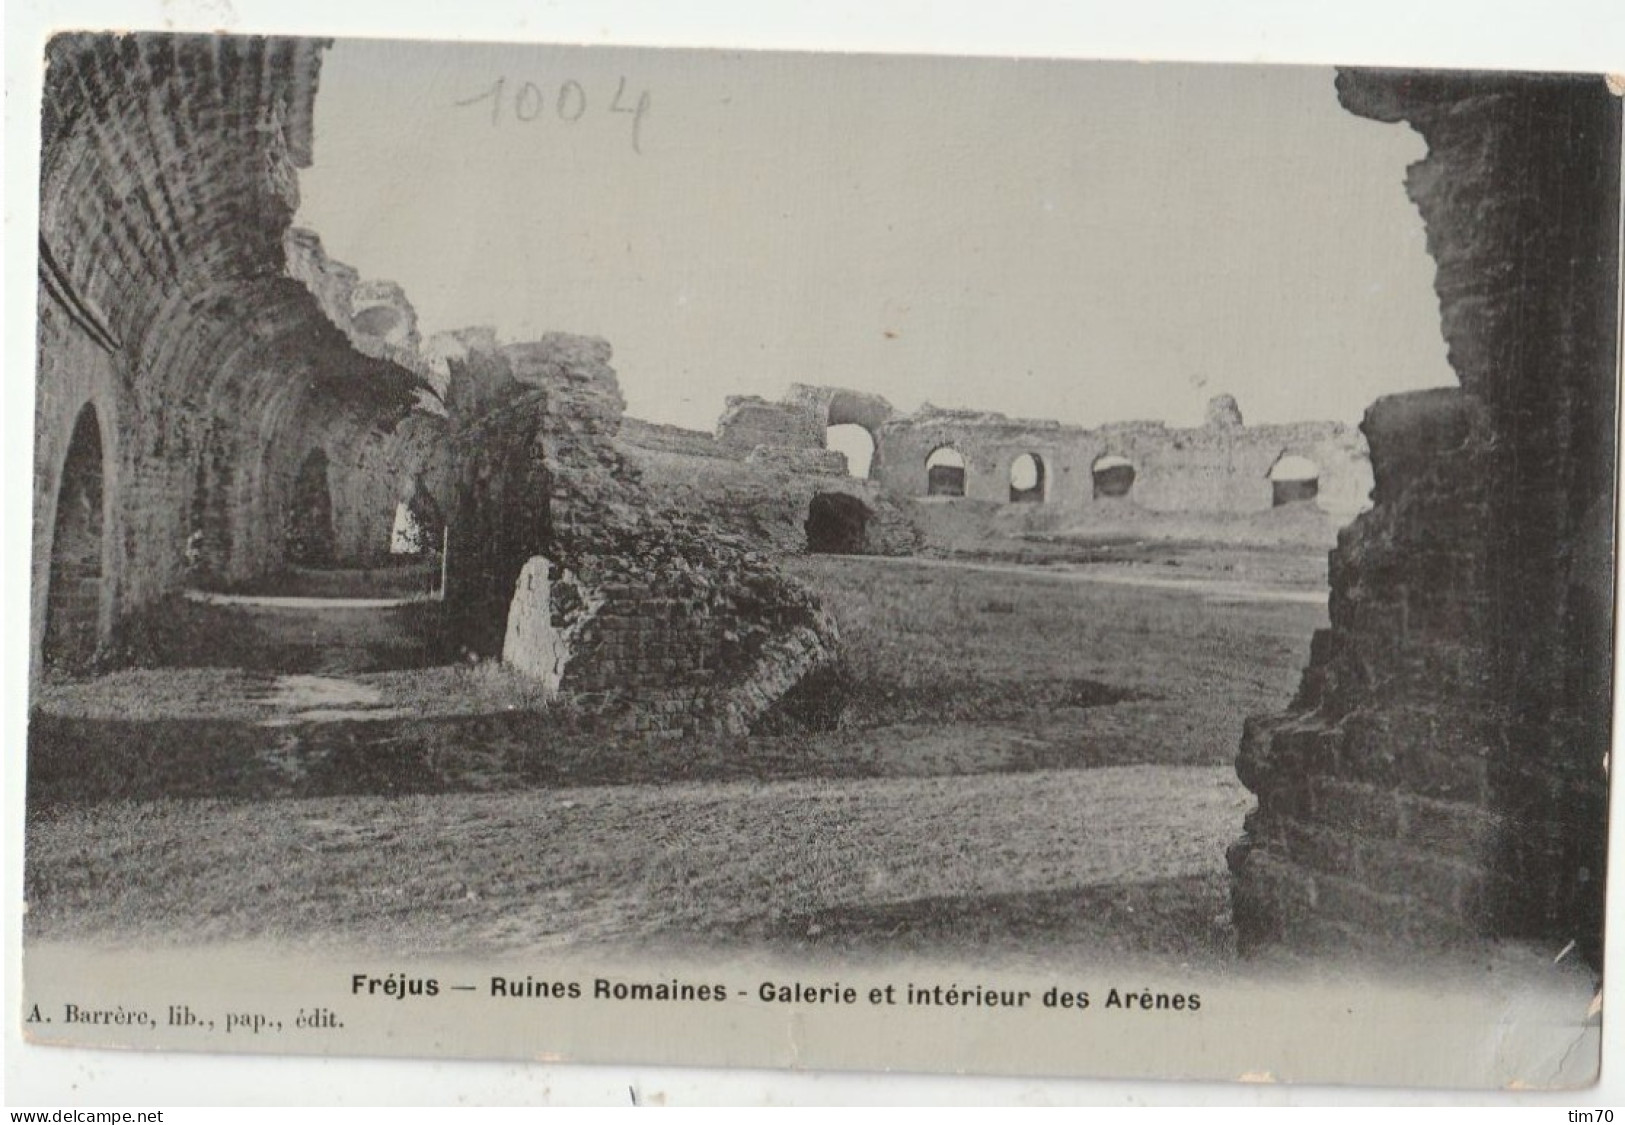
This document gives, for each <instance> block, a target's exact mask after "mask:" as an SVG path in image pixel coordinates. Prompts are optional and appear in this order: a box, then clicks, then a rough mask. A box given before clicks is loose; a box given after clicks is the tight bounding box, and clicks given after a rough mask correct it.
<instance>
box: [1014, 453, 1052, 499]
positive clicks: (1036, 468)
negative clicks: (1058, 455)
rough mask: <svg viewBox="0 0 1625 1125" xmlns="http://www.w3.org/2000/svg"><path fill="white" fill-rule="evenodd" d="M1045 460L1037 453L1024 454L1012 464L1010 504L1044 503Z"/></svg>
mask: <svg viewBox="0 0 1625 1125" xmlns="http://www.w3.org/2000/svg"><path fill="white" fill-rule="evenodd" d="M1045 483H1046V481H1045V479H1044V459H1043V458H1042V457H1040V456H1038V454H1036V453H1023V454H1022V455H1021V456H1020V457H1017V458H1016V459H1015V460H1014V461H1012V462H1010V503H1012V504H1042V503H1043V502H1044V485H1045Z"/></svg>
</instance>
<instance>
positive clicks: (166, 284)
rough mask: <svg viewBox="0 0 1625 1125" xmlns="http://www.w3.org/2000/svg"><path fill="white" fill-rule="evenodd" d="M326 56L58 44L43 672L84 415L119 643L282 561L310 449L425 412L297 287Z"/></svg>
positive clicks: (46, 219)
mask: <svg viewBox="0 0 1625 1125" xmlns="http://www.w3.org/2000/svg"><path fill="white" fill-rule="evenodd" d="M323 46H324V44H323V43H321V42H319V41H315V40H299V39H267V38H249V37H229V36H171V35H156V34H143V35H126V36H118V35H92V34H68V35H60V36H57V37H56V38H54V39H53V40H52V41H51V43H50V45H49V48H48V58H47V71H46V79H45V91H44V108H43V115H42V125H41V127H42V146H41V184H40V189H41V190H40V245H39V252H40V258H39V282H40V285H39V318H38V319H39V340H38V346H39V353H38V354H39V365H38V380H37V381H38V397H37V400H36V402H37V405H36V416H35V433H36V445H35V449H36V459H35V474H34V501H35V503H34V512H35V516H34V519H35V524H34V573H35V574H36V575H39V576H40V578H41V580H40V581H38V582H36V584H35V586H36V589H35V591H34V600H33V607H32V614H31V634H32V638H33V645H34V655H35V659H34V661H33V666H34V670H35V674H36V675H37V674H38V672H39V670H40V659H39V657H40V652H41V645H42V641H43V638H44V636H45V633H46V617H47V614H48V609H47V605H48V600H49V589H50V584H51V581H52V578H51V575H52V567H53V557H54V556H53V549H54V548H53V532H54V528H55V526H56V504H57V496H58V492H59V485H60V478H61V473H62V467H63V459H64V457H65V455H66V451H67V443H68V440H69V437H70V435H71V434H72V432H73V427H74V426H75V424H76V421H77V419H78V418H79V417H80V415H81V412H82V411H83V410H84V408H85V407H86V406H87V405H89V406H91V407H92V408H93V409H94V411H95V415H96V418H97V420H98V424H99V426H100V427H101V431H102V436H103V455H104V456H103V466H104V482H103V483H104V488H103V505H104V513H105V520H104V521H103V529H104V530H103V544H102V559H103V566H102V568H101V578H100V598H101V602H102V606H101V610H100V613H99V622H100V624H99V626H98V633H99V637H98V647H99V649H100V650H101V652H102V653H103V654H110V655H116V654H117V652H118V651H120V650H121V649H122V648H123V645H124V641H123V640H122V639H121V637H120V634H121V632H122V631H123V628H124V626H125V625H126V624H128V623H129V622H131V621H132V620H134V619H135V618H136V617H137V616H138V615H139V614H140V613H141V612H142V611H143V610H144V609H145V608H147V607H149V606H154V605H156V604H157V603H158V601H159V600H160V599H161V598H162V597H164V596H165V595H166V594H168V593H170V592H172V591H174V590H176V589H177V588H179V587H181V586H183V585H186V584H188V583H190V582H192V581H194V580H198V579H200V578H201V579H204V580H209V581H215V582H220V583H227V584H229V583H231V582H236V581H246V580H248V579H251V578H254V577H257V576H259V575H262V574H265V573H268V572H273V571H275V570H276V569H278V568H280V567H281V566H282V564H283V562H284V558H285V552H286V540H285V531H286V527H287V522H288V515H289V503H290V498H291V494H292V490H293V487H294V484H295V481H296V480H297V476H298V470H299V466H300V465H301V463H302V462H303V461H304V459H305V458H306V457H307V456H308V455H309V453H310V451H311V450H312V449H314V448H321V449H323V450H325V451H327V452H328V453H329V454H330V455H331V454H332V453H333V452H334V451H339V450H345V451H358V450H365V449H367V447H369V446H371V445H374V444H378V443H387V442H388V441H389V440H390V435H392V434H393V432H394V430H395V429H396V427H397V425H398V424H399V423H400V422H401V421H402V420H403V419H405V418H406V417H407V416H408V414H410V413H411V412H412V410H413V409H414V407H415V406H416V405H417V403H418V397H417V396H418V392H419V390H420V388H421V380H419V379H418V378H417V377H416V376H414V374H413V373H412V372H410V371H408V370H406V369H404V368H402V367H401V366H399V365H398V364H396V363H393V362H391V361H389V360H387V359H380V358H377V357H375V356H369V355H365V354H362V353H361V352H358V351H357V350H356V348H355V347H354V346H353V344H352V343H351V341H350V339H349V338H348V337H347V336H346V334H345V333H344V332H343V331H342V330H341V329H340V328H339V327H337V326H336V325H335V324H334V322H333V321H332V320H331V319H330V318H329V317H327V316H326V315H324V312H323V310H322V309H321V307H320V304H319V302H318V301H317V299H316V298H315V297H314V296H313V294H312V293H311V291H310V290H309V289H308V288H307V287H306V286H305V285H303V284H301V283H300V282H299V281H298V280H296V279H294V278H293V277H291V276H289V271H288V268H287V266H288V260H287V254H286V251H285V247H284V236H285V234H286V232H287V230H288V227H289V225H290V222H291V219H292V215H293V213H294V210H295V208H296V206H297V202H298V187H297V173H296V169H297V168H299V167H303V166H306V165H308V164H309V163H310V160H311V106H312V101H313V98H314V96H315V89H316V81H317V75H318V71H319V59H320V52H321V50H322V49H323ZM375 461H376V462H377V463H380V464H382V463H386V462H388V461H389V458H388V457H387V456H386V457H381V458H373V457H372V456H371V455H370V454H360V455H358V459H356V461H355V471H356V472H361V473H366V472H367V471H369V469H368V468H367V466H369V465H372V464H373V463H374V462H375ZM347 472H348V470H344V469H342V468H341V471H340V473H339V474H338V475H339V476H340V478H341V479H340V482H339V484H338V485H337V491H344V490H345V489H346V488H348V484H347V483H346V481H345V479H344V478H345V477H346V475H347ZM340 507H342V505H340ZM358 534H359V533H358ZM382 542H383V544H384V545H385V547H386V549H387V543H388V537H387V531H386V532H385V533H384V536H383V539H382Z"/></svg>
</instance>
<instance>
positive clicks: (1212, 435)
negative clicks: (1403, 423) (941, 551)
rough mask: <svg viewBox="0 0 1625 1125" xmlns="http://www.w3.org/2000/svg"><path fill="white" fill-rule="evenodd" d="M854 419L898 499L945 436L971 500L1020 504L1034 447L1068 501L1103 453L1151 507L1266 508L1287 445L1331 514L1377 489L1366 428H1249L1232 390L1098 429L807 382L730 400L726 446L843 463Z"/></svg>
mask: <svg viewBox="0 0 1625 1125" xmlns="http://www.w3.org/2000/svg"><path fill="white" fill-rule="evenodd" d="M844 423H852V424H856V425H861V426H863V427H864V428H866V429H868V430H869V432H870V434H871V435H872V436H873V437H874V439H875V455H874V461H873V463H872V464H871V466H870V470H869V479H870V480H871V481H872V482H874V483H875V484H877V485H878V486H879V487H880V489H881V490H882V491H883V492H885V493H886V494H888V495H889V496H890V497H891V498H893V500H895V501H907V500H911V499H918V498H923V497H926V496H927V495H928V492H927V471H926V460H927V458H929V457H930V456H931V454H932V453H933V452H935V451H936V450H937V449H939V448H942V447H944V446H948V447H951V448H953V449H954V450H955V451H957V452H958V453H959V454H960V455H961V456H962V457H963V458H964V459H965V498H966V499H969V500H973V501H983V502H987V503H997V504H1007V503H1009V502H1010V470H1011V465H1012V463H1013V462H1014V461H1016V460H1017V459H1018V458H1019V457H1021V456H1022V455H1023V454H1033V455H1035V456H1037V457H1038V458H1039V459H1040V460H1041V461H1042V463H1043V467H1044V476H1045V490H1044V503H1045V504H1047V505H1050V506H1054V507H1059V508H1069V509H1078V508H1087V507H1090V506H1092V505H1095V504H1097V503H1100V502H1101V498H1097V497H1096V495H1095V482H1094V471H1093V470H1094V465H1095V462H1096V461H1097V460H1098V459H1099V458H1101V457H1103V456H1116V457H1122V458H1125V459H1127V460H1128V461H1129V462H1131V463H1132V464H1133V466H1134V469H1135V477H1134V484H1133V487H1132V489H1131V491H1130V493H1129V495H1128V496H1127V497H1126V498H1123V499H1126V500H1127V501H1129V502H1131V503H1133V504H1134V505H1136V506H1139V507H1142V508H1146V509H1149V510H1152V511H1165V512H1192V511H1195V512H1235V513H1245V512H1258V511H1267V510H1269V509H1270V508H1271V507H1272V506H1273V505H1274V486H1273V484H1272V482H1271V481H1270V479H1269V475H1270V470H1271V469H1272V468H1273V467H1274V466H1275V463H1276V461H1277V460H1279V459H1280V458H1281V457H1283V456H1286V455H1297V456H1301V457H1306V458H1308V459H1309V460H1311V461H1313V462H1314V463H1315V464H1316V465H1317V466H1318V467H1319V469H1320V487H1319V495H1318V496H1317V498H1316V503H1317V505H1318V506H1319V507H1321V508H1322V509H1324V510H1326V511H1328V512H1334V513H1338V514H1346V515H1350V516H1352V515H1353V514H1354V513H1356V512H1358V511H1360V510H1361V509H1362V508H1364V507H1365V506H1366V504H1367V502H1368V500H1369V496H1370V492H1371V466H1370V460H1369V457H1368V455H1367V452H1366V447H1365V439H1364V438H1363V437H1362V436H1361V434H1360V431H1359V430H1358V428H1357V427H1354V426H1349V425H1344V424H1342V423H1340V422H1298V423H1288V424H1280V425H1258V426H1246V425H1243V424H1242V422H1241V418H1240V414H1239V412H1238V411H1237V410H1236V408H1235V404H1234V401H1233V400H1231V399H1229V397H1228V396H1220V397H1219V398H1218V399H1215V400H1214V403H1213V404H1211V405H1210V409H1209V419H1208V422H1207V424H1206V425H1203V426H1200V427H1193V428H1190V429H1177V428H1173V427H1169V426H1166V425H1164V424H1162V423H1160V422H1124V423H1117V424H1112V425H1106V426H1101V427H1098V428H1093V429H1090V428H1085V427H1082V426H1072V425H1067V424H1064V423H1061V422H1054V421H1037V420H1029V419H1020V418H1008V417H1006V416H1004V415H1002V414H997V413H991V412H987V411H975V410H945V409H941V408H938V407H934V406H930V405H926V406H924V407H922V408H921V409H920V410H918V411H916V412H915V413H913V414H907V415H900V414H898V413H897V412H896V411H894V410H893V409H892V408H891V406H890V405H889V404H887V403H886V402H885V400H884V399H881V398H879V397H878V396H875V395H866V394H862V393H860V392H854V391H848V390H845V389H842V388H836V387H813V386H807V385H804V384H796V385H794V386H792V387H791V389H790V392H789V393H788V394H787V395H786V396H785V397H784V399H782V400H781V401H779V402H769V401H767V400H766V399H762V398H758V397H756V396H735V397H731V398H729V399H728V405H727V410H726V412H725V413H724V414H723V416H722V419H721V421H720V422H719V423H718V426H717V437H716V443H715V445H716V447H717V448H718V449H719V451H720V452H722V453H723V454H724V455H729V454H732V455H735V456H738V455H742V454H744V455H749V456H750V457H751V458H753V459H754V460H757V461H759V462H769V463H778V464H781V465H783V466H785V467H786V468H790V469H793V470H795V471H800V472H806V473H816V472H828V473H833V472H837V471H843V470H844V466H839V464H838V463H839V462H840V461H841V460H842V459H841V457H840V455H839V454H837V453H834V452H833V451H831V450H827V449H825V448H824V442H825V429H826V427H827V426H832V425H841V424H844ZM657 440H658V439H657ZM820 458H822V459H825V460H828V461H829V464H828V465H827V466H826V465H824V464H823V462H822V461H820V460H819V459H820ZM831 459H833V460H831ZM1108 502H1110V501H1108ZM1118 502H1121V501H1118Z"/></svg>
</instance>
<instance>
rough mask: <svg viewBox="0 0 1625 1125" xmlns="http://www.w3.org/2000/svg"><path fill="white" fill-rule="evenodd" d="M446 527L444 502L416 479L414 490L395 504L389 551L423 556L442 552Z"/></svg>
mask: <svg viewBox="0 0 1625 1125" xmlns="http://www.w3.org/2000/svg"><path fill="white" fill-rule="evenodd" d="M445 531H446V519H445V517H444V516H443V515H441V513H440V505H439V504H438V503H436V502H435V498H434V497H433V496H432V495H430V493H429V490H428V489H427V488H425V487H424V485H423V482H422V481H421V480H420V481H414V482H413V488H412V491H411V493H410V494H409V495H408V496H407V497H406V499H404V500H402V501H401V502H400V503H398V504H396V505H395V522H394V525H393V527H392V528H391V530H390V535H389V553H390V554H392V555H406V556H409V557H413V558H419V557H422V556H424V555H432V554H435V553H437V552H439V550H440V548H441V540H442V538H443V537H444V535H445Z"/></svg>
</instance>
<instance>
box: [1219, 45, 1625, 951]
mask: <svg viewBox="0 0 1625 1125" xmlns="http://www.w3.org/2000/svg"><path fill="white" fill-rule="evenodd" d="M1338 93H1339V96H1340V98H1341V99H1342V101H1343V104H1344V105H1345V107H1347V108H1348V109H1349V110H1351V111H1352V112H1354V113H1356V114H1359V115H1362V116H1366V117H1371V118H1374V119H1376V120H1378V121H1384V122H1401V121H1403V122H1407V123H1408V124H1409V125H1410V126H1411V127H1413V128H1415V129H1417V130H1418V131H1419V132H1420V133H1421V134H1422V136H1423V138H1424V139H1425V140H1426V142H1427V146H1428V155H1427V157H1426V158H1425V159H1423V160H1422V161H1420V162H1418V163H1416V164H1414V165H1412V167H1411V168H1410V170H1409V174H1408V177H1407V179H1406V189H1407V190H1408V192H1409V194H1410V197H1411V199H1412V200H1413V201H1414V202H1415V203H1416V205H1417V206H1418V208H1419V209H1420V211H1421V213H1422V218H1423V220H1424V223H1425V225H1426V229H1427V241H1428V249H1429V252H1430V253H1431V254H1432V256H1433V258H1434V261H1435V263H1436V264H1437V271H1438V272H1437V277H1436V282H1435V288H1436V290H1437V292H1438V295H1439V302H1440V308H1441V312H1442V320H1443V328H1444V335H1445V338H1446V341H1447V342H1448V345H1449V355H1450V363H1451V366H1452V367H1454V368H1455V370H1456V372H1457V374H1458V375H1459V376H1460V379H1461V387H1460V389H1449V390H1442V391H1434V392H1427V393H1425V394H1420V395H1408V396H1396V397H1394V398H1390V399H1383V400H1380V401H1379V402H1378V403H1376V404H1375V405H1374V406H1373V407H1372V408H1371V409H1370V411H1368V413H1367V415H1366V419H1365V422H1364V429H1365V432H1366V434H1367V436H1368V438H1369V439H1370V447H1371V457H1372V462H1373V467H1374V469H1375V474H1376V492H1375V501H1376V503H1375V507H1374V508H1373V509H1372V510H1371V511H1370V512H1368V513H1367V514H1366V515H1364V516H1362V517H1361V518H1360V519H1359V520H1358V521H1356V522H1355V523H1354V524H1353V525H1352V526H1351V527H1349V528H1347V529H1345V530H1344V532H1343V533H1342V535H1341V537H1340V539H1339V543H1338V547H1337V549H1336V551H1335V552H1334V553H1333V555H1332V559H1331V584H1332V595H1331V620H1332V623H1331V627H1330V629H1328V630H1325V631H1323V632H1321V633H1320V634H1318V635H1317V636H1316V638H1315V641H1314V645H1313V648H1312V655H1311V664H1310V667H1309V669H1308V670H1307V671H1306V673H1305V675H1304V678H1303V683H1302V687H1301V689H1300V691H1299V694H1298V698H1297V699H1296V700H1295V701H1294V703H1293V705H1292V708H1291V709H1290V711H1289V712H1288V713H1287V714H1285V715H1281V716H1274V717H1268V718H1260V719H1255V720H1253V721H1252V722H1250V723H1249V724H1248V728H1247V731H1246V734H1245V736H1244V742H1243V746H1242V752H1241V756H1240V758H1239V759H1238V763H1237V772H1238V773H1239V775H1240V776H1241V778H1242V780H1243V781H1244V782H1245V783H1246V784H1247V786H1248V787H1249V788H1251V789H1252V790H1253V791H1254V792H1255V793H1257V795H1258V807H1257V810H1256V811H1255V812H1253V813H1252V814H1251V815H1250V816H1249V817H1248V819H1247V825H1246V833H1245V836H1244V837H1243V838H1242V839H1241V840H1240V841H1238V843H1237V844H1236V845H1235V847H1233V848H1232V850H1231V866H1232V869H1233V871H1234V873H1235V882H1234V905H1235V921H1236V926H1237V931H1238V935H1239V937H1240V940H1241V942H1242V944H1243V947H1244V948H1247V949H1257V948H1260V947H1264V946H1268V945H1271V944H1274V943H1280V942H1285V943H1288V944H1290V945H1294V946H1297V947H1300V948H1301V947H1308V946H1317V945H1319V946H1328V947H1332V948H1339V949H1350V948H1353V949H1359V948H1362V947H1375V948H1391V947H1393V946H1395V945H1400V946H1408V947H1416V946H1439V945H1444V944H1449V943H1451V942H1453V941H1456V940H1461V939H1472V938H1478V937H1484V936H1492V937H1503V938H1519V939H1527V940H1533V941H1537V942H1542V943H1549V945H1550V947H1551V948H1552V949H1553V950H1558V949H1562V948H1563V947H1564V946H1565V945H1566V944H1567V943H1568V942H1570V941H1573V942H1574V943H1575V944H1576V946H1577V947H1578V950H1579V952H1580V955H1582V956H1584V957H1587V958H1588V959H1590V961H1591V963H1592V964H1593V965H1595V966H1599V967H1600V965H1601V960H1600V958H1601V938H1602V904H1603V885H1604V874H1605V872H1604V859H1605V843H1606V828H1605V825H1606V811H1607V810H1606V804H1607V792H1606V790H1607V779H1606V773H1605V770H1604V759H1605V755H1606V754H1607V751H1608V747H1609V735H1610V723H1611V712H1612V700H1611V685H1612V670H1613V663H1612V649H1611V642H1612V621H1613V510H1614V487H1615V486H1614V480H1615V454H1616V451H1615V435H1614V424H1615V410H1616V405H1617V402H1616V396H1617V387H1616V373H1617V364H1618V356H1617V352H1616V347H1617V341H1618V331H1619V322H1618V295H1619V289H1618V284H1619V277H1618V264H1617V257H1616V250H1617V246H1618V231H1619V225H1618V224H1619V221H1620V211H1619V207H1620V202H1619V201H1620V196H1619V187H1620V185H1619V168H1620V149H1619V141H1620V101H1619V99H1618V98H1617V97H1616V96H1614V95H1612V94H1610V93H1609V92H1608V90H1607V89H1606V87H1605V85H1604V83H1603V80H1602V79H1601V78H1599V77H1589V78H1587V77H1564V76H1556V77H1552V76H1547V77H1542V76H1515V75H1496V74H1484V75H1467V74H1461V75H1453V74H1444V73H1441V74H1435V75H1427V74H1422V75H1418V74H1399V73H1387V72H1381V71H1345V72H1343V73H1342V74H1341V75H1340V77H1339V79H1338Z"/></svg>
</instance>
